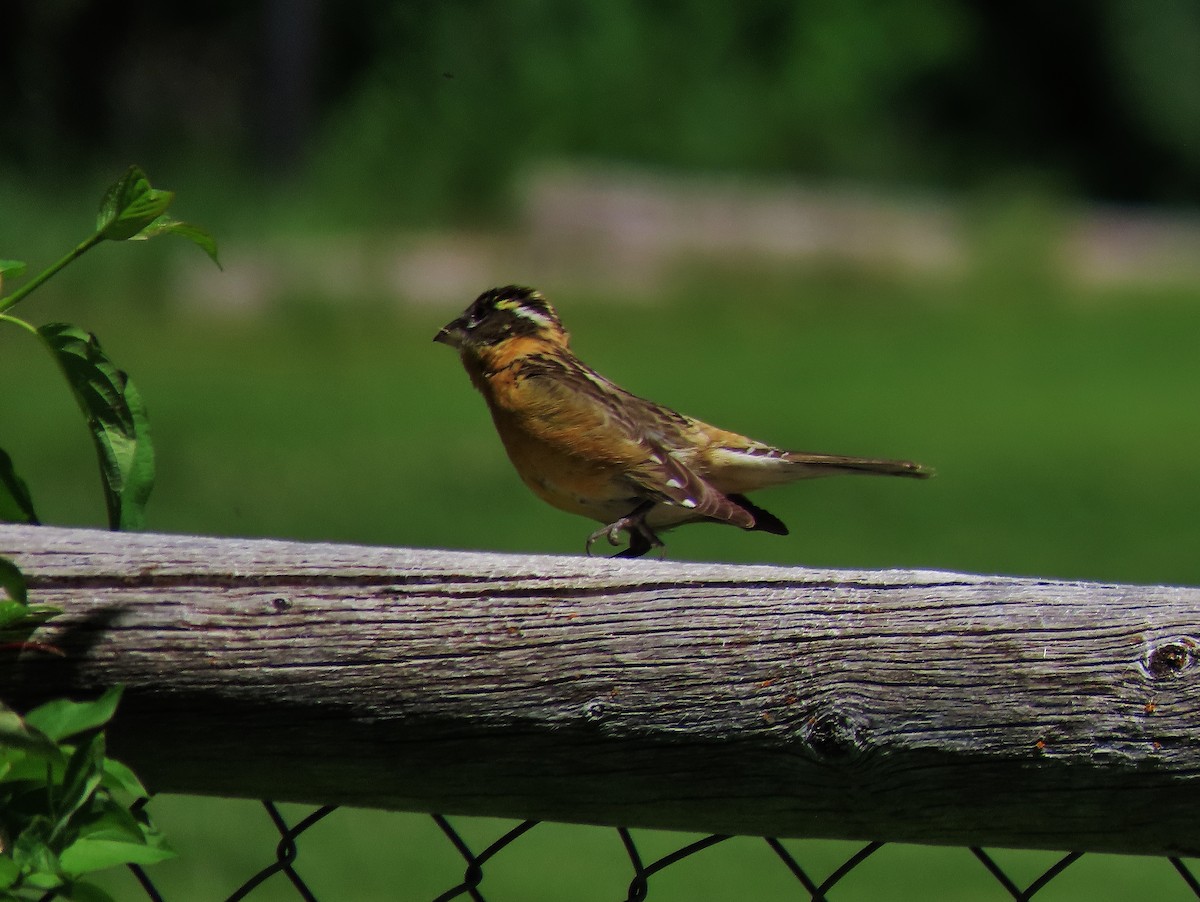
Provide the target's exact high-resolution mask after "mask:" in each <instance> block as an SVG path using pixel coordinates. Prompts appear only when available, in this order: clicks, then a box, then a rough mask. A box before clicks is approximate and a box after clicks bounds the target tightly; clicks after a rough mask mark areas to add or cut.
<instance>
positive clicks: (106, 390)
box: [0, 166, 217, 529]
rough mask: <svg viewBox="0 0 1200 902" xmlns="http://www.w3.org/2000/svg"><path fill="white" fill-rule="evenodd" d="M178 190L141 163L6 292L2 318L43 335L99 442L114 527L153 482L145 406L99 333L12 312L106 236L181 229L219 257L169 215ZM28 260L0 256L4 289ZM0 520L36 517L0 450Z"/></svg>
mask: <svg viewBox="0 0 1200 902" xmlns="http://www.w3.org/2000/svg"><path fill="white" fill-rule="evenodd" d="M174 197H175V195H174V194H173V193H172V192H170V191H162V190H160V189H158V188H154V187H152V186H151V185H150V181H149V179H147V178H146V174H145V173H144V172H143V171H142V170H141V169H140V168H138V167H137V166H131V167H130V168H129V170H128V171H127V172H126V173H125V175H124V176H122V177H121V178H120V179H119V180H118V181H117V182H115V183H114V184H113V185H112V186H111V187H109V189H108V190H107V191H106V192H105V194H104V198H103V200H101V202H100V212H99V214H98V216H97V218H96V229H95V231H94V232H92V234H91V235H89V236H88V237H87V238H86V239H85V240H84V241H82V242H80V243H79V244H78V245H76V246H75V248H73V249H72V250H71V251H70V252H69V253H68V254H66V255H65V256H64V257H62V258H61V259H60V260H58V261H57V262H56V263H54V264H53V265H51V266H50V267H48V268H47V269H45V270H43V271H42V272H41V273H39V274H38V275H37V276H36V277H35V278H33V279H31V280H30V281H29V282H27V283H26V284H24V285H23V286H21V287H20V288H19V289H17V290H16V291H14V292H13V293H12V294H10V295H7V296H5V295H3V294H0V322H3V323H8V324H11V325H14V326H17V327H19V328H21V329H24V330H25V331H27V332H29V333H30V334H32V335H33V336H35V337H36V338H38V339H39V340H40V343H41V345H42V346H43V347H44V348H45V349H46V350H47V351H48V352H49V353H50V355H51V356H52V357H53V358H54V360H55V361H56V362H57V363H58V366H59V369H60V370H61V371H62V374H63V376H64V377H65V378H66V380H67V384H68V385H69V386H70V389H71V392H72V393H73V394H74V396H75V400H76V401H77V402H78V404H79V407H80V409H81V410H82V411H83V415H84V419H85V420H86V421H87V426H88V430H89V432H90V433H91V436H92V441H93V443H94V444H95V447H96V456H97V458H98V460H99V463H100V477H101V484H102V486H103V489H104V500H105V504H106V506H107V508H108V522H109V526H110V528H112V529H138V528H140V527H141V525H142V523H143V519H144V511H145V506H146V501H147V499H148V498H149V496H150V490H151V488H152V487H153V485H154V447H153V445H152V444H151V442H150V432H149V426H148V423H147V420H146V410H145V407H144V405H143V404H142V399H141V395H139V394H138V391H137V389H136V388H135V387H134V385H133V382H131V381H130V379H129V377H128V376H127V375H126V374H125V373H124V372H123V371H121V370H120V369H118V368H117V366H116V365H115V364H114V363H113V362H112V360H111V359H110V358H109V357H108V355H107V354H105V353H104V351H103V350H102V349H101V347H100V342H99V341H98V340H97V339H96V336H95V335H93V334H90V333H88V332H85V331H83V330H82V329H79V328H78V327H76V326H72V325H69V324H67V323H48V324H46V325H44V326H41V327H34V326H33V325H32V324H31V323H29V322H28V321H26V320H23V319H20V318H18V317H16V316H13V315H12V314H11V313H10V312H9V311H10V310H11V309H12V308H13V307H14V306H16V305H17V304H18V303H20V302H21V301H22V300H24V299H25V298H26V297H28V296H29V295H30V294H31V293H33V291H35V290H36V289H37V288H38V287H39V286H41V285H43V284H44V283H45V282H46V281H47V280H48V279H50V278H51V277H52V276H54V275H55V274H56V273H58V272H60V271H61V270H62V269H63V268H64V267H66V266H67V265H68V264H70V263H72V262H73V261H75V260H77V259H78V258H79V257H81V256H82V255H83V254H85V253H86V252H87V251H89V250H91V249H92V248H93V247H95V246H96V245H98V244H100V243H102V242H104V241H130V240H140V239H146V238H152V237H154V236H156V235H163V234H175V235H181V236H183V237H185V238H188V239H190V240H191V241H194V242H195V243H196V244H198V245H199V246H200V247H201V248H203V249H204V250H205V252H206V253H208V255H209V256H210V257H212V259H213V261H214V262H216V261H217V248H216V243H215V242H214V241H213V239H212V237H211V236H210V235H209V234H208V233H207V232H205V231H204V230H203V229H200V228H197V227H196V226H193V225H190V224H188V223H185V222H179V221H178V220H176V219H172V218H171V217H169V216H167V215H166V210H167V208H168V207H169V206H170V205H171V201H172V200H173V199H174ZM25 268H26V267H25V264H24V263H22V262H20V261H17V260H0V291H2V290H3V280H4V279H5V278H13V277H19V276H20V275H22V274H23V273H24V271H25ZM0 520H4V521H6V522H10V523H37V522H38V517H37V513H36V511H35V509H34V505H33V499H32V498H31V497H30V494H29V489H28V487H27V486H26V484H25V482H24V480H22V479H21V478H20V476H18V475H17V473H16V471H15V469H14V468H13V463H12V460H11V459H10V458H9V456H8V455H7V454H6V453H4V452H3V450H2V449H0Z"/></svg>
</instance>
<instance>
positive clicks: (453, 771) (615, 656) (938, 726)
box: [0, 526, 1200, 855]
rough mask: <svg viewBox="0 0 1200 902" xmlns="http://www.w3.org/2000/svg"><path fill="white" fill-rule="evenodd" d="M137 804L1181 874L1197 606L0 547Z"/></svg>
mask: <svg viewBox="0 0 1200 902" xmlns="http://www.w3.org/2000/svg"><path fill="white" fill-rule="evenodd" d="M0 554H3V555H6V556H8V557H10V558H12V559H13V560H15V561H16V562H17V563H18V564H19V566H20V567H21V568H22V569H23V570H24V571H25V572H26V574H27V576H28V578H29V582H30V587H31V595H32V598H33V599H34V600H36V601H38V602H42V603H48V604H53V605H58V606H60V607H61V608H63V609H64V611H65V613H64V614H63V615H62V616H60V617H59V618H57V619H56V620H54V621H52V622H51V624H49V625H48V626H47V627H45V628H44V629H43V631H42V633H41V638H43V639H44V640H45V641H49V642H53V643H55V644H57V645H59V646H60V647H61V648H62V649H63V650H64V651H65V652H66V653H67V656H66V658H64V659H57V658H52V657H49V656H46V655H39V654H36V653H32V652H26V653H24V654H23V655H22V656H21V658H20V660H19V662H17V663H16V664H15V665H10V666H9V669H8V670H7V672H6V674H5V676H4V678H3V682H2V683H0V686H2V687H3V689H2V696H3V698H4V699H5V700H6V701H8V702H9V703H10V704H14V705H17V706H18V707H23V706H28V705H32V704H34V703H35V702H37V701H38V700H39V699H42V698H46V697H52V696H59V695H64V694H66V695H73V696H81V695H87V694H90V693H95V692H97V691H98V690H100V689H101V688H102V687H105V686H109V685H112V684H114V683H123V684H125V686H126V687H127V695H126V699H125V701H124V703H123V706H122V709H121V711H120V712H119V714H118V720H117V721H116V723H115V724H114V726H113V728H112V730H111V734H110V737H111V743H112V747H113V752H114V754H116V755H117V756H118V757H122V758H124V759H125V760H126V761H128V762H129V763H130V764H131V765H133V766H134V768H135V769H136V770H137V771H138V772H139V773H140V774H142V775H143V777H144V778H145V779H146V780H147V782H148V783H149V784H150V785H151V787H152V788H154V789H156V790H160V791H169V792H189V793H204V794H213V795H230V796H243V797H255V798H257V797H269V798H274V799H280V800H295V801H307V802H321V803H343V804H351V805H364V806H375V807H382V808H394V809H403V810H411V811H438V812H443V813H451V814H475V815H494V816H505V817H519V818H526V817H530V818H539V819H546V820H558V821H573V822H582V823H592V824H608V825H624V826H645V827H663V828H677V829H683V830H691V831H703V832H715V833H741V834H754V835H759V834H761V835H775V836H796V837H829V838H855V839H863V840H868V839H869V840H893V841H904V842H919V843H946V844H955V845H975V844H981V845H989V846H1010V847H1025V848H1053V849H1077V850H1104V851H1116V852H1130V853H1153V854H1178V855H1197V854H1200V831H1198V830H1197V826H1196V824H1197V821H1196V817H1197V815H1196V812H1197V810H1200V686H1198V685H1197V681H1198V679H1200V667H1198V666H1197V660H1198V658H1200V590H1197V589H1185V588H1165V587H1157V586H1155V587H1134V586H1110V585H1097V584H1091V583H1070V582H1059V581H1053V580H1041V579H1011V578H1000V577H984V576H967V575H961V574H952V573H938V572H920V571H883V572H850V571H826V570H810V569H800V568H790V567H789V568H782V567H762V566H755V567H748V566H730V565H716V564H712V565H701V564H681V563H670V562H660V561H628V562H627V561H614V560H610V559H586V558H582V557H533V556H509V555H497V554H469V553H457V552H445V551H423V550H413V549H394V548H366V547H356V546H347V545H319V544H299V543H288V542H277V541H261V540H253V541H251V540H239V539H214V538H196V537H191V536H163V535H131V534H115V533H106V532H96V531H87V530H71V529H52V528H48V527H38V528H35V527H17V526H5V527H0Z"/></svg>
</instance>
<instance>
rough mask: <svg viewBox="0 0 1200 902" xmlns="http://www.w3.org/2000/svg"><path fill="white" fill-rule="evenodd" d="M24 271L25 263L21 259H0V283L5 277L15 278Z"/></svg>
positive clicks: (0, 283)
mask: <svg viewBox="0 0 1200 902" xmlns="http://www.w3.org/2000/svg"><path fill="white" fill-rule="evenodd" d="M24 272H25V263H24V262H23V261H21V260H0V285H3V282H4V280H5V279H6V278H12V279H15V278H17V277H18V276H21V275H22V274H24Z"/></svg>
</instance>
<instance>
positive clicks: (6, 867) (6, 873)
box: [0, 855, 21, 889]
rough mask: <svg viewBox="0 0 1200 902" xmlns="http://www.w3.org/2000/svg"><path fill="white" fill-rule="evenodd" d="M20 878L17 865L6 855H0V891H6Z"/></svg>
mask: <svg viewBox="0 0 1200 902" xmlns="http://www.w3.org/2000/svg"><path fill="white" fill-rule="evenodd" d="M20 876H21V869H20V868H19V867H17V863H16V862H15V861H13V860H12V859H11V858H9V857H8V856H7V855H0V889H8V888H9V887H10V886H12V885H13V884H14V883H16V882H17V878H18V877H20Z"/></svg>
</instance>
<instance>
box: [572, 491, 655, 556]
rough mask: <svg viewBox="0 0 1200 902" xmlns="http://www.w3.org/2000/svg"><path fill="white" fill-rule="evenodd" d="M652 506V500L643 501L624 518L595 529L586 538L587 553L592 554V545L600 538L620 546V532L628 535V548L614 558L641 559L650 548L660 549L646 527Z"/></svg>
mask: <svg viewBox="0 0 1200 902" xmlns="http://www.w3.org/2000/svg"><path fill="white" fill-rule="evenodd" d="M654 504H655V502H654V501H652V500H647V501H643V502H642V503H641V504H639V505H638V506H637V507H635V508H634V509H633V510H631V511H630V512H629V513H627V514H626V515H625V516H624V517H621V518H620V519H619V520H614V521H613V522H612V523H609V524H608V525H607V526H602V527H600V528H599V529H597V530H596V531H595V532H594V533H592V534H591V535H590V536H588V540H587V553H588V554H589V555H590V554H591V553H592V545H593V544H594V543H595V542H596V540H597V539H600V538H601V537H603V538H606V539H608V544H610V545H619V544H621V532H622V530H624V531H625V532H627V533H629V547H628V548H626V549H625V550H624V551H619V552H617V553H616V554H615V555H613V556H614V557H641V556H642V555H643V554H645V553H646V552H647V551H649V550H650V549H651V548H661V547H662V540H661V539H659V537H658V536H656V535H655V534H654V530H652V529H651V528H650V527H649V526H647V525H646V514H648V513H649V512H650V509H651V508H652V507H654Z"/></svg>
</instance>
